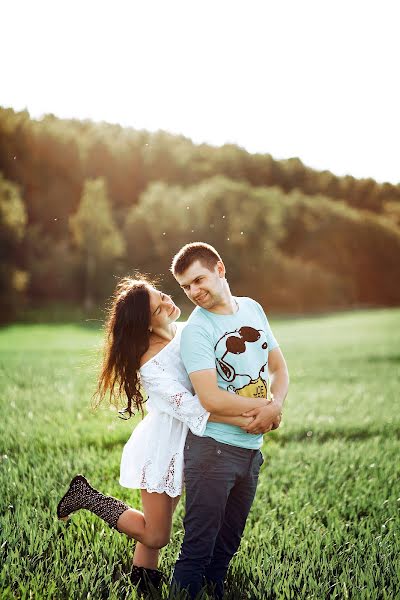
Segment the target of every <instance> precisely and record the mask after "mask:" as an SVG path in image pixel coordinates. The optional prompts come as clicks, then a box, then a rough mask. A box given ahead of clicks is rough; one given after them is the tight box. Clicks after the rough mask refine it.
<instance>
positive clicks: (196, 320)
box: [183, 306, 210, 335]
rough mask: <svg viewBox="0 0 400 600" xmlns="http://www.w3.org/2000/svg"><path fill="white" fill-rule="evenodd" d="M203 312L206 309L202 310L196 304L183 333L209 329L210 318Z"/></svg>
mask: <svg viewBox="0 0 400 600" xmlns="http://www.w3.org/2000/svg"><path fill="white" fill-rule="evenodd" d="M203 312H204V311H202V310H200V308H199V307H198V306H196V308H195V309H194V311H193V312H192V314H191V315H190V316H189V318H188V320H187V321H186V323H185V326H184V329H183V334H186V335H187V334H188V333H189V332H196V331H208V329H209V326H210V324H209V320H208V319H207V317H206V315H204V314H203Z"/></svg>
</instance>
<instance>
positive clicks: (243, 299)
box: [236, 296, 264, 312]
mask: <svg viewBox="0 0 400 600" xmlns="http://www.w3.org/2000/svg"><path fill="white" fill-rule="evenodd" d="M236 299H237V301H238V302H239V304H240V305H241V306H244V307H245V308H248V309H252V308H254V309H256V310H263V309H262V307H261V305H260V304H259V303H258V302H257V301H256V300H254V299H253V298H249V297H248V296H236ZM263 312H264V311H263Z"/></svg>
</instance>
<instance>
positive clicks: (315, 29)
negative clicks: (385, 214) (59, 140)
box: [0, 0, 400, 183]
mask: <svg viewBox="0 0 400 600" xmlns="http://www.w3.org/2000/svg"><path fill="white" fill-rule="evenodd" d="M399 17H400V4H399V3H398V0H392V1H390V0H376V1H371V0H333V1H330V0H329V1H328V0H291V1H290V0H274V1H268V0H264V1H262V0H260V1H253V0H237V1H235V0H230V1H228V2H227V1H225V0H211V1H210V0H198V1H197V2H195V1H194V0H180V1H177V0H159V1H157V2H156V1H154V0H140V1H138V0H130V1H122V0H110V1H107V2H104V1H103V2H102V1H100V0H78V1H77V0H68V1H66V0H50V1H44V0H35V1H32V0H27V1H22V0H2V2H1V20H2V23H1V29H0V60H1V62H2V64H1V70H0V105H1V106H3V107H12V108H14V109H16V110H21V109H23V108H27V109H28V110H29V112H30V114H31V116H32V117H34V118H37V117H40V116H41V115H42V114H44V113H49V112H51V113H54V114H56V115H57V116H59V117H75V118H78V119H85V118H90V119H93V120H95V121H101V120H104V121H109V122H118V123H121V124H122V125H130V126H132V127H135V128H137V129H148V130H151V131H154V130H157V129H165V130H167V131H171V132H173V133H183V134H184V135H186V136H188V137H190V138H192V139H193V140H194V141H195V142H202V141H205V142H208V143H211V144H215V145H221V144H223V143H225V142H233V143H237V144H239V145H241V146H243V147H245V148H246V149H247V150H249V151H250V152H262V153H264V152H268V153H270V154H272V156H274V158H288V157H290V156H298V157H299V158H300V159H301V160H302V161H303V162H304V163H305V164H307V165H309V166H311V167H314V168H316V169H320V170H322V169H329V170H331V171H333V172H334V173H336V174H338V175H344V174H346V173H349V174H351V175H354V176H355V177H373V178H375V179H377V180H378V181H391V182H393V183H399V182H400V162H399V158H400V157H399V154H400V153H399V145H400V119H399V114H400V108H399V107H400V86H399V81H400V78H399V71H400V60H399V59H400V35H399V22H400V21H399Z"/></svg>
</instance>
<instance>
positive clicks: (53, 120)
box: [0, 107, 400, 323]
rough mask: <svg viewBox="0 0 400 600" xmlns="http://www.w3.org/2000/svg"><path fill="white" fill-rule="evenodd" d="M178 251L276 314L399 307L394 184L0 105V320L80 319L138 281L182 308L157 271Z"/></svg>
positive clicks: (398, 209) (399, 204)
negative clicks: (205, 263) (68, 315)
mask: <svg viewBox="0 0 400 600" xmlns="http://www.w3.org/2000/svg"><path fill="white" fill-rule="evenodd" d="M265 145H266V147H268V140H265ZM190 241H205V242H208V243H211V244H213V245H214V246H216V248H217V249H218V251H219V252H220V254H221V256H222V258H223V260H224V262H225V264H226V267H227V278H228V281H229V283H230V285H231V289H232V291H233V293H234V294H236V295H249V296H252V297H254V298H256V299H257V300H258V301H260V302H261V303H262V304H263V306H264V307H265V309H266V310H268V311H272V312H274V313H276V314H300V313H314V312H322V311H331V310H339V309H340V310H342V309H350V308H355V307H357V308H360V307H361V308H362V307H380V306H398V305H399V304H400V285H399V282H400V184H399V185H393V184H391V183H378V182H376V181H374V180H373V179H356V178H354V177H352V176H349V175H348V176H345V177H339V176H336V175H334V174H333V173H331V172H329V171H322V172H321V171H316V170H313V169H311V168H309V167H307V166H306V165H304V164H303V163H302V161H301V160H300V159H299V158H290V159H287V160H275V159H274V158H273V157H272V156H271V155H270V154H251V153H249V152H247V151H246V150H245V149H243V148H241V147H238V146H235V145H224V146H221V147H214V146H210V145H206V144H200V145H199V144H197V145H196V144H194V143H193V142H192V141H191V140H189V139H187V138H185V137H183V136H178V135H173V134H170V133H167V132H163V131H158V132H154V133H152V132H148V131H144V130H134V129H131V128H123V127H121V126H119V125H115V124H108V123H104V122H101V123H94V122H91V121H78V120H65V119H59V118H57V117H55V116H54V115H46V116H45V117H43V118H42V119H40V120H34V119H32V118H31V117H30V115H29V113H28V112H27V111H22V112H15V111H14V110H12V109H10V108H1V107H0V256H1V266H0V315H1V316H0V319H1V322H3V323H6V322H10V321H13V320H18V319H20V318H22V316H23V315H24V314H25V313H26V311H29V310H33V309H40V310H46V309H47V308H48V307H49V306H52V305H57V304H59V305H63V306H70V307H79V308H81V309H82V310H84V311H85V314H88V315H90V314H91V313H93V312H95V311H96V309H98V308H99V307H104V304H105V302H106V301H107V298H109V296H110V294H111V293H112V291H113V289H114V287H115V284H116V281H117V279H118V277H119V276H121V275H125V274H133V273H135V272H138V271H139V272H142V273H148V274H150V275H151V276H156V277H161V280H162V286H163V289H165V290H166V291H167V292H171V293H173V294H174V296H178V301H180V302H182V301H183V300H184V299H183V297H182V294H181V292H180V291H179V289H178V287H177V285H176V284H175V282H174V280H173V278H172V275H171V274H170V273H169V267H170V264H171V259H172V256H173V255H174V254H175V252H176V251H177V250H178V249H179V248H180V247H181V246H182V245H183V244H185V243H187V242H190Z"/></svg>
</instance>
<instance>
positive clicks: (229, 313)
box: [171, 242, 289, 598]
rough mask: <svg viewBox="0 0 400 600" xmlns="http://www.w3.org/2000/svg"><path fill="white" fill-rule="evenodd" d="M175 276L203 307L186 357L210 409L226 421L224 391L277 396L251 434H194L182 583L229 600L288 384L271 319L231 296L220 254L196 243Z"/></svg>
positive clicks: (256, 418)
mask: <svg viewBox="0 0 400 600" xmlns="http://www.w3.org/2000/svg"><path fill="white" fill-rule="evenodd" d="M171 271H172V273H173V275H174V277H175V279H176V280H177V282H178V283H179V285H180V286H181V287H182V289H183V290H184V292H185V294H186V295H187V297H188V298H189V299H190V300H191V301H192V302H193V303H194V304H196V305H197V308H196V309H195V310H194V311H193V313H192V315H191V316H190V318H189V320H188V323H187V325H186V327H185V329H184V330H183V332H182V340H181V355H182V359H183V362H184V364H185V367H186V369H187V371H188V373H189V376H190V379H191V381H192V384H193V387H194V389H195V391H196V394H197V395H198V397H199V399H200V402H201V403H202V404H203V406H204V407H205V408H206V409H207V410H209V411H210V412H214V413H217V414H218V408H219V406H218V402H217V401H215V399H214V398H213V394H214V392H215V390H216V389H217V388H218V387H220V388H223V389H226V390H228V391H231V392H235V393H236V394H238V395H240V396H243V397H248V398H267V397H268V396H269V394H268V392H269V391H270V397H271V401H270V402H268V401H265V402H263V403H262V405H261V406H260V407H259V408H255V409H253V410H251V411H248V412H247V413H245V414H246V416H252V417H253V421H252V423H251V424H250V425H248V426H247V428H246V430H243V429H241V428H240V427H236V426H233V425H227V424H218V423H208V424H207V427H206V430H205V433H204V436H202V437H197V436H194V435H193V434H191V433H189V434H188V437H187V440H186V446H185V486H186V515H185V519H184V527H185V536H184V540H183V543H182V548H181V553H180V556H179V559H178V561H177V563H176V565H175V571H174V576H173V581H174V582H175V584H177V585H178V586H180V587H181V588H186V589H187V590H188V592H189V595H190V597H191V598H194V597H195V596H196V595H197V594H198V593H199V591H200V590H201V589H202V587H203V586H204V584H205V583H208V584H209V585H211V586H212V587H213V589H214V593H215V595H216V596H217V597H218V598H221V597H222V595H223V590H224V587H223V586H224V579H225V575H226V573H227V570H228V566H229V562H230V560H231V558H232V556H233V555H234V553H235V552H236V551H237V549H238V547H239V544H240V539H241V536H242V533H243V529H244V526H245V523H246V519H247V515H248V513H249V510H250V508H251V505H252V502H253V499H254V495H255V491H256V486H257V480H258V473H259V469H260V467H261V464H262V462H263V458H262V454H261V452H260V446H261V444H262V434H263V433H266V432H267V431H270V430H271V429H276V428H277V427H279V424H280V419H281V412H282V405H283V401H284V399H285V397H286V394H287V390H288V384H289V377H288V371H287V367H286V363H285V359H284V357H283V355H282V352H281V350H280V349H279V347H278V344H277V342H276V340H275V338H274V336H273V334H272V331H271V329H270V327H269V324H268V320H267V318H266V316H265V314H264V311H263V310H262V308H261V306H260V305H259V304H258V303H257V302H255V301H254V300H252V299H250V298H242V297H234V296H232V294H231V291H230V289H229V285H228V282H227V280H226V277H225V266H224V264H223V262H222V260H221V257H220V256H219V254H218V252H217V251H216V250H215V248H213V247H212V246H210V245H208V244H205V243H201V242H196V243H192V244H187V245H186V246H184V247H183V248H182V249H181V250H180V251H179V252H178V253H177V254H176V255H175V257H174V259H173V262H172V266H171ZM268 373H269V377H270V381H271V385H270V390H268V387H267V386H268Z"/></svg>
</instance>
